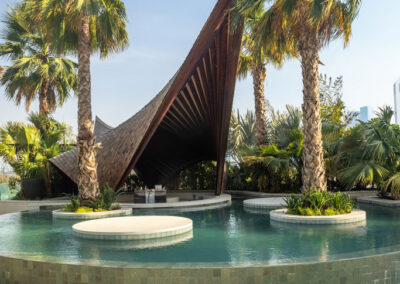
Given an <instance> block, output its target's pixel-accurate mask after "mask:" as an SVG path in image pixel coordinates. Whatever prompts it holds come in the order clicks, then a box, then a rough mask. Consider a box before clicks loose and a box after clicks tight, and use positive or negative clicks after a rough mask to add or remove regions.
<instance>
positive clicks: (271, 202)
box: [243, 197, 285, 210]
mask: <svg viewBox="0 0 400 284" xmlns="http://www.w3.org/2000/svg"><path fill="white" fill-rule="evenodd" d="M243 206H244V207H248V208H259V209H269V210H273V209H279V208H283V207H285V201H284V199H283V197H267V198H254V199H247V200H245V201H243Z"/></svg>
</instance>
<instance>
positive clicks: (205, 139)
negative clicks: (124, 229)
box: [50, 0, 242, 194]
mask: <svg viewBox="0 0 400 284" xmlns="http://www.w3.org/2000/svg"><path fill="white" fill-rule="evenodd" d="M231 2H232V0H219V1H218V2H217V4H216V6H215V8H214V10H213V12H212V13H211V15H210V17H209V19H208V20H207V23H206V24H205V26H204V27H203V29H202V31H201V33H200V35H199V36H198V38H197V40H196V42H195V44H194V45H193V47H192V49H191V51H190V53H189V55H188V57H187V58H186V60H185V62H184V63H183V65H182V66H181V68H180V69H179V70H178V72H177V73H176V74H175V76H174V77H173V78H172V79H171V80H170V81H169V83H168V84H167V85H166V86H165V87H164V89H163V90H162V91H161V92H160V93H159V94H158V95H157V96H156V97H155V98H154V99H153V100H152V101H150V103H149V104H147V105H146V106H145V107H144V108H143V109H142V110H140V111H139V112H138V113H137V114H135V115H134V116H133V117H132V118H130V119H129V120H127V121H126V122H124V123H122V124H121V125H119V126H118V127H116V128H111V127H110V126H108V125H107V124H105V123H104V122H103V121H101V120H100V119H99V118H96V124H95V134H96V136H97V141H98V142H100V143H101V144H102V149H101V150H100V151H99V152H98V155H97V159H98V178H99V184H100V186H103V185H104V184H105V183H109V184H110V186H112V187H113V188H118V187H120V186H122V184H123V183H124V182H125V180H126V178H127V177H128V176H129V174H130V173H131V171H132V170H133V169H135V170H136V171H139V172H140V173H141V174H142V176H143V178H144V181H145V182H146V183H147V184H148V185H150V186H152V185H154V184H157V183H165V181H167V180H168V178H171V177H172V176H174V175H176V174H177V173H179V171H181V170H182V169H184V168H186V167H188V166H191V165H193V164H195V163H198V162H200V161H206V160H215V161H217V184H216V193H217V194H220V193H221V192H222V191H223V189H224V186H225V175H226V173H225V171H226V166H225V154H226V148H227V140H228V132H229V122H230V115H231V111H232V102H233V95H234V89H235V83H236V70H237V64H238V59H239V53H240V47H241V38H242V26H239V28H238V29H237V30H236V31H235V32H232V30H231V27H230V20H231V14H230V8H231ZM50 161H51V163H52V164H53V165H55V166H56V167H57V168H58V169H60V170H61V171H62V172H63V173H64V174H65V175H66V176H68V177H69V178H70V179H71V180H72V181H74V182H75V183H76V182H77V180H78V158H77V150H76V149H74V150H72V151H70V152H67V153H64V154H62V155H60V156H58V157H55V158H53V159H51V160H50Z"/></svg>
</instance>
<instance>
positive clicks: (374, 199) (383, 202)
mask: <svg viewBox="0 0 400 284" xmlns="http://www.w3.org/2000/svg"><path fill="white" fill-rule="evenodd" d="M357 202H359V203H366V204H372V205H379V206H385V207H400V200H391V199H382V198H379V197H378V196H366V197H359V198H357Z"/></svg>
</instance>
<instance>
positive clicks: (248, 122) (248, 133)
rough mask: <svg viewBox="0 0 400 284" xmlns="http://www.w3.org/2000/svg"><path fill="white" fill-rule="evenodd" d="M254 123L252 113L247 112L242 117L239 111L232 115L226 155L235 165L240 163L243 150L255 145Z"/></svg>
mask: <svg viewBox="0 0 400 284" xmlns="http://www.w3.org/2000/svg"><path fill="white" fill-rule="evenodd" d="M255 125H256V122H255V118H254V113H253V112H251V111H247V112H246V114H245V115H244V116H243V115H241V114H240V112H239V110H238V111H237V113H236V114H235V113H232V115H231V124H230V129H229V139H228V155H229V156H230V157H231V158H232V159H234V161H235V162H236V163H240V162H241V161H242V158H241V152H242V151H243V148H247V147H252V146H254V145H255V144H256V127H255Z"/></svg>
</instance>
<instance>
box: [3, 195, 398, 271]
mask: <svg viewBox="0 0 400 284" xmlns="http://www.w3.org/2000/svg"><path fill="white" fill-rule="evenodd" d="M361 208H362V209H363V210H366V211H367V222H366V223H358V224H353V225H340V226H332V225H330V226H322V227H321V226H305V225H294V224H287V225H284V224H278V223H271V222H270V220H269V215H268V211H260V210H251V211H248V210H246V211H245V210H244V209H243V207H242V203H241V202H240V201H233V202H232V204H231V205H230V206H221V207H220V208H214V209H210V210H198V211H192V212H190V211H189V212H187V211H183V210H172V209H171V210H147V211H144V210H136V211H134V215H174V216H184V217H188V218H191V219H192V220H193V228H194V230H193V236H192V237H191V238H185V241H182V242H177V243H176V244H175V245H171V246H166V247H157V246H155V247H154V246H153V247H152V248H148V249H141V248H135V246H134V245H132V246H130V245H129V243H127V242H126V241H123V242H107V241H85V240H82V239H79V238H77V237H76V236H74V235H73V232H72V229H71V226H72V225H73V224H75V223H76V222H77V221H69V220H53V219H52V216H51V212H50V211H33V212H22V213H14V214H8V215H3V216H0V228H1V230H0V255H2V256H11V257H18V258H23V259H29V260H53V261H55V262H62V263H70V264H87V263H97V264H104V265H112V266H119V265H121V264H130V265H135V264H137V265H142V264H145V263H148V264H155V265H157V264H166V263H174V264H176V265H179V264H183V265H187V264H188V263H192V264H194V265H195V264H201V265H206V264H210V265H212V264H215V263H219V264H223V265H226V266H231V267H239V266H248V265H256V264H263V265H276V264H290V263H307V262H315V261H331V260H338V259H347V258H354V257H362V256H371V255H374V254H381V253H384V252H387V251H393V250H396V249H397V248H398V247H399V245H400V238H398V236H399V235H400V226H399V223H400V219H399V217H400V209H389V208H381V207H372V206H364V205H363V206H361Z"/></svg>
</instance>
